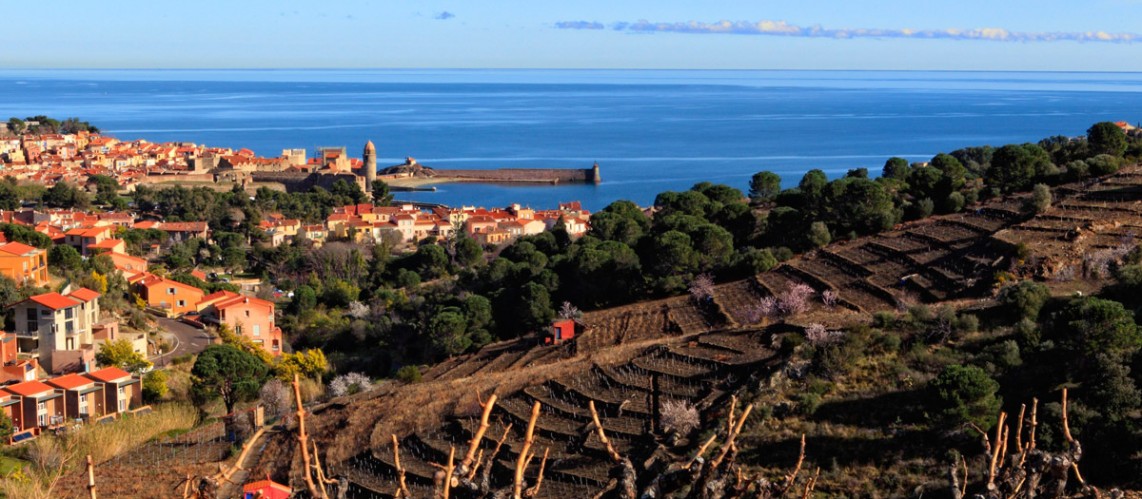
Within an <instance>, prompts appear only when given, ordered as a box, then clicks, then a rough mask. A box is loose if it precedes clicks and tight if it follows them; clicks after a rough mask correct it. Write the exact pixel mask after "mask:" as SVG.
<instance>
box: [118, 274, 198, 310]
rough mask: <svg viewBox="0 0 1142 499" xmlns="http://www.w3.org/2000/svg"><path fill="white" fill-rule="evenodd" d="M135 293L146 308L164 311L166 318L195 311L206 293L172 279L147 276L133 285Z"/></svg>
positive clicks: (152, 275)
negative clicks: (145, 304) (144, 302)
mask: <svg viewBox="0 0 1142 499" xmlns="http://www.w3.org/2000/svg"><path fill="white" fill-rule="evenodd" d="M135 290H136V293H138V294H139V297H140V298H142V299H143V300H144V301H146V302H147V306H148V307H151V308H155V309H159V310H164V311H166V313H167V317H178V316H180V315H182V314H185V313H187V312H194V311H195V310H197V308H196V307H197V306H198V302H200V301H202V297H203V296H206V293H205V292H203V291H202V290H201V289H198V288H196V287H194V286H191V285H189V284H183V283H181V282H178V281H175V280H173V279H167V278H165V277H159V276H157V275H154V274H148V275H147V276H146V277H144V278H143V279H142V280H140V281H138V282H136V283H135Z"/></svg>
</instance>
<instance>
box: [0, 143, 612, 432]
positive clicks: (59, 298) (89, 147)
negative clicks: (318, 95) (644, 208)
mask: <svg viewBox="0 0 1142 499" xmlns="http://www.w3.org/2000/svg"><path fill="white" fill-rule="evenodd" d="M28 125H30V126H35V125H36V123H35V122H29V123H26V124H24V126H28ZM375 158H376V152H375V148H374V147H373V144H372V143H371V142H370V143H368V144H367V145H366V146H365V148H364V154H363V158H350V157H348V156H347V154H346V153H345V149H344V148H336V149H334V148H329V149H324V150H322V151H319V152H318V154H317V155H316V156H315V157H313V158H308V157H307V155H306V152H305V151H304V150H298V149H293V150H287V151H284V152H283V155H282V157H280V158H259V157H256V156H254V154H253V153H252V152H251V151H249V150H247V149H240V150H233V149H228V148H214V147H206V146H199V145H195V144H188V143H166V144H154V143H150V142H147V141H145V140H136V141H130V142H127V141H120V140H118V139H115V138H112V137H109V136H104V135H99V134H96V133H91V132H88V131H84V130H80V131H77V132H75V133H67V134H42V135H36V134H20V135H18V136H15V137H9V138H0V176H2V177H3V179H4V180H2V181H4V182H9V183H11V184H14V185H39V186H44V187H47V188H51V187H53V186H56V185H60V184H64V185H67V184H70V185H73V186H77V187H76V188H77V189H80V190H88V191H90V192H91V193H92V194H95V193H98V192H99V189H100V187H99V186H98V185H97V184H96V182H94V181H93V180H92V178H93V177H94V176H105V177H109V178H111V179H112V180H113V181H114V182H115V184H117V186H118V189H117V191H118V192H116V193H115V194H116V195H117V194H119V193H124V194H126V195H128V196H129V195H130V194H131V193H132V192H133V191H135V189H136V188H137V187H138V186H141V185H162V184H169V185H171V186H173V185H176V184H182V183H194V182H198V181H202V182H209V183H211V184H215V183H223V184H225V183H228V182H229V183H233V184H234V185H241V186H250V185H251V184H252V183H254V182H258V181H259V180H258V179H259V177H258V175H259V174H260V173H273V174H282V175H286V176H287V177H286V178H287V182H291V181H294V180H297V179H303V180H302V181H298V182H296V183H293V184H290V185H289V187H296V185H298V184H305V185H306V186H308V187H309V188H311V189H312V188H315V187H316V188H320V186H321V185H326V186H329V185H332V184H333V183H334V182H335V181H337V180H348V181H349V182H351V183H352V185H356V186H358V188H361V189H363V188H365V187H366V186H368V185H370V184H371V183H372V182H374V181H376V180H377V178H376V171H377V168H376V159H375ZM291 175H292V177H288V176H291ZM278 179H279V180H280V178H278ZM118 208H120V209H116V207H115V206H111V205H105V206H102V207H101V208H96V207H90V208H87V209H76V208H69V209H64V208H49V207H45V206H23V207H16V208H15V209H8V210H0V227H4V228H5V229H6V232H7V233H12V232H13V230H14V231H15V233H16V234H19V235H16V236H14V237H13V238H9V237H7V236H5V231H0V275H2V276H3V277H4V278H7V279H9V280H10V281H11V282H12V283H14V284H15V285H16V286H17V287H18V289H20V290H21V293H23V294H26V295H27V296H26V297H25V298H23V299H21V300H19V301H16V302H13V303H6V304H4V305H5V309H6V312H7V314H8V316H9V317H11V318H12V319H10V320H9V321H8V324H9V327H10V331H6V332H5V331H0V363H2V364H3V368H2V370H0V384H3V385H4V386H3V387H2V388H0V407H2V408H3V414H5V415H7V416H8V418H10V420H11V421H12V423H13V431H12V432H11V433H10V434H9V435H8V437H7V439H8V441H10V442H19V441H22V440H26V439H29V438H33V437H35V436H36V435H39V434H40V433H41V432H42V431H47V430H56V429H59V428H64V427H67V426H69V425H72V424H76V423H90V422H96V421H101V420H103V419H105V418H114V417H117V416H118V415H119V414H126V413H131V412H133V411H138V410H140V408H143V407H149V406H146V405H145V404H144V400H143V398H142V389H141V386H140V383H141V379H142V376H143V374H144V372H141V371H135V372H127V371H124V370H123V369H121V368H119V367H116V366H104V365H101V364H100V363H99V362H97V360H96V359H97V354H98V353H99V352H100V351H101V350H102V349H104V348H108V347H109V345H112V344H117V343H120V342H121V343H122V344H123V345H127V346H128V348H129V350H130V351H132V352H134V353H135V354H137V356H139V357H140V358H144V359H148V358H149V359H162V358H163V355H164V354H166V353H167V352H164V348H166V349H167V350H168V351H169V344H168V343H167V340H166V339H165V338H166V337H167V336H169V335H168V334H164V333H163V331H161V328H157V327H155V326H150V327H144V328H142V329H140V328H139V327H138V326H137V325H136V327H128V326H126V325H124V326H125V327H123V328H121V327H120V321H121V320H123V319H124V316H123V314H122V311H121V310H120V311H114V312H112V311H106V310H101V308H100V305H99V304H100V301H101V300H100V298H102V297H103V296H104V295H105V294H106V293H115V292H119V293H124V295H123V296H120V297H117V300H116V301H122V300H124V299H125V300H129V301H130V302H131V303H134V304H136V305H137V306H138V307H139V308H140V309H141V310H145V311H146V312H148V313H149V315H151V316H153V317H156V318H164V319H171V320H178V321H179V322H181V323H182V324H186V325H190V326H191V327H194V328H198V329H209V330H216V329H217V328H219V327H222V328H225V329H227V330H228V331H230V332H232V333H234V334H235V335H237V336H239V337H244V338H245V339H246V340H247V341H248V344H250V345H254V346H255V347H256V348H258V349H261V350H264V352H265V353H266V354H268V355H270V356H272V357H280V356H281V355H282V354H283V353H287V352H289V351H291V350H290V348H289V347H288V346H287V344H286V342H285V341H284V340H283V336H282V329H281V328H280V327H278V326H277V325H276V324H275V323H276V321H277V320H278V319H277V317H278V316H280V313H281V311H280V310H279V308H278V303H276V302H281V298H282V295H281V294H278V295H277V296H276V298H279V299H277V300H275V297H274V296H273V295H272V294H271V295H270V296H266V294H265V293H259V291H260V290H262V289H263V288H267V289H268V288H272V287H273V285H274V284H273V283H268V282H262V281H260V280H257V279H244V280H241V286H230V289H226V290H219V291H212V289H213V288H214V287H213V286H204V285H203V283H206V282H207V281H212V280H213V281H217V280H218V279H219V278H218V277H216V276H217V273H216V272H215V271H216V270H219V269H214V268H210V269H206V270H207V271H209V272H210V274H209V275H208V274H207V272H206V271H204V270H203V269H199V268H189V269H182V270H184V272H183V274H184V275H186V276H189V277H190V278H192V280H191V281H189V282H191V284H188V283H187V279H181V280H176V279H174V278H172V277H171V276H170V275H169V271H168V270H167V269H166V268H165V267H164V266H163V265H162V263H161V262H162V259H161V255H163V254H164V253H165V252H166V251H168V250H169V249H170V248H171V246H172V245H176V244H185V243H187V242H188V241H191V240H198V241H201V242H203V243H210V242H212V241H213V240H212V236H213V234H214V229H215V228H214V227H211V226H210V224H209V223H208V221H205V220H197V221H196V220H178V221H167V220H164V219H163V218H162V216H161V215H158V214H156V213H153V212H152V213H149V212H143V211H139V210H136V209H133V207H132V206H130V205H128V206H126V207H125V208H126V209H122V208H124V207H122V206H119V207H118ZM590 215H591V214H590V212H589V211H587V210H584V209H583V208H582V207H581V206H580V205H579V203H578V202H567V203H560V204H559V205H558V207H557V208H555V209H547V210H541V209H532V208H530V207H523V206H520V205H518V204H517V205H512V206H509V207H502V208H501V207H495V208H482V207H470V206H465V207H456V208H452V207H445V206H440V205H417V204H411V203H395V204H392V205H381V204H373V203H371V202H364V203H356V204H350V205H345V206H338V207H333V208H332V210H331V213H330V214H329V215H328V216H327V217H326V218H325V219H324V220H302V219H299V218H287V217H285V216H283V215H282V214H281V213H266V214H265V216H264V218H263V219H262V220H260V221H259V222H258V224H257V230H258V231H259V233H260V236H261V237H260V238H259V239H260V240H259V242H258V244H259V245H262V246H264V247H270V248H274V247H278V246H282V245H293V244H298V243H300V242H301V241H304V242H305V244H306V245H307V247H311V248H320V247H321V246H322V245H325V244H327V243H341V244H346V243H348V244H353V245H362V246H373V245H379V244H388V245H392V246H393V247H394V248H409V249H415V248H416V247H417V245H419V244H425V243H426V242H427V244H432V243H434V242H441V243H443V242H444V241H447V240H449V239H454V238H455V237H456V235H457V233H458V232H459V233H462V234H463V235H464V236H466V237H469V238H471V239H472V240H474V241H476V242H478V243H479V244H480V245H483V246H486V247H495V246H502V245H504V244H507V243H510V242H512V241H514V240H516V239H519V238H520V237H525V236H531V235H536V234H540V233H543V232H545V231H551V230H553V229H556V228H558V229H559V230H561V231H564V232H565V233H566V234H567V235H568V236H570V237H579V236H581V235H583V234H585V233H586V232H587V230H588V229H589V224H590ZM315 222H316V223H315ZM131 232H135V233H141V232H148V233H152V234H160V235H161V236H160V237H159V238H157V239H152V240H150V241H148V243H147V245H145V246H138V245H135V246H132V247H131V249H128V246H129V245H128V244H127V242H125V241H124V235H125V234H127V233H131ZM30 234H36V235H38V236H30ZM17 239H18V240H17ZM34 241H39V242H41V243H40V245H39V246H35V245H31V244H28V243H32V242H34ZM56 247H60V248H63V247H66V248H70V249H73V250H74V253H75V254H76V255H79V256H80V257H81V258H83V259H85V260H89V261H95V260H99V261H103V262H106V263H107V264H108V265H110V266H111V268H110V269H108V270H106V271H105V274H106V273H110V272H113V273H115V274H116V275H117V276H119V277H121V278H122V280H123V281H124V282H125V284H126V287H125V288H120V289H118V290H110V291H109V290H108V289H107V286H106V278H107V276H106V275H104V274H101V277H102V278H103V281H101V282H103V283H104V286H103V289H101V290H100V291H95V290H92V289H88V288H86V287H82V286H79V285H76V284H74V283H72V282H69V280H68V279H67V278H65V277H64V276H61V275H56V274H53V273H51V272H49V257H48V255H49V253H51V252H52V251H53V248H56ZM156 269H157V270H156ZM152 271H154V272H152ZM225 280H226V281H227V282H229V278H226V279H225ZM193 283H198V285H195V284H193ZM26 290H38V291H45V292H35V293H26V292H24V291H26ZM49 290H55V291H49ZM291 295H292V293H291ZM259 296H263V298H259ZM266 298H268V299H266ZM284 299H286V300H287V301H288V297H285V298H284ZM275 301H276V302H275ZM168 324H169V323H168ZM144 330H149V331H150V334H147V332H145V331H144ZM156 333H159V334H156ZM214 339H215V341H221V340H219V339H218V337H217V336H214Z"/></svg>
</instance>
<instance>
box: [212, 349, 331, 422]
mask: <svg viewBox="0 0 1142 499" xmlns="http://www.w3.org/2000/svg"><path fill="white" fill-rule="evenodd" d="M328 370H329V363H328V361H327V360H326V359H325V354H324V353H322V352H321V351H320V350H306V351H303V352H298V353H293V354H284V355H282V356H281V357H279V358H277V359H273V358H271V356H270V355H269V354H268V353H266V352H265V350H263V349H262V348H261V347H259V346H257V345H253V344H252V343H250V342H244V341H242V340H241V337H240V336H236V335H233V334H226V333H225V332H223V344H221V345H211V346H209V347H207V348H206V350H203V351H202V353H200V354H198V358H197V359H195V362H194V367H192V368H191V371H190V375H191V391H190V395H191V398H192V400H193V401H194V402H195V403H197V404H198V405H200V406H201V405H205V404H206V403H208V402H210V401H212V400H217V399H221V400H222V403H223V405H225V407H226V413H227V414H230V413H233V412H234V407H235V406H236V405H237V404H239V403H241V402H244V401H248V400H252V399H254V398H256V397H257V396H258V393H259V391H260V390H261V389H262V387H263V385H265V384H266V382H268V381H270V380H271V379H273V378H277V379H280V380H285V381H289V380H292V379H293V377H294V376H295V375H297V376H298V377H301V378H306V379H312V380H316V382H317V383H318V384H320V383H321V377H322V376H323V375H324V374H325V373H326V372H328Z"/></svg>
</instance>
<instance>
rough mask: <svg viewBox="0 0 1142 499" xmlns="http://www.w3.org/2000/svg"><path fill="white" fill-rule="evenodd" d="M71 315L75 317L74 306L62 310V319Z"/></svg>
mask: <svg viewBox="0 0 1142 499" xmlns="http://www.w3.org/2000/svg"><path fill="white" fill-rule="evenodd" d="M73 317H75V309H74V308H70V307H69V308H66V309H64V311H63V318H64V319H71V318H73Z"/></svg>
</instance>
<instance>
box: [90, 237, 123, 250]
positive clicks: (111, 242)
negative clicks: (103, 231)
mask: <svg viewBox="0 0 1142 499" xmlns="http://www.w3.org/2000/svg"><path fill="white" fill-rule="evenodd" d="M120 244H123V240H122V239H104V240H102V241H100V242H98V243H95V244H89V245H87V247H88V248H91V249H115V247H117V246H119V245H120Z"/></svg>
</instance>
